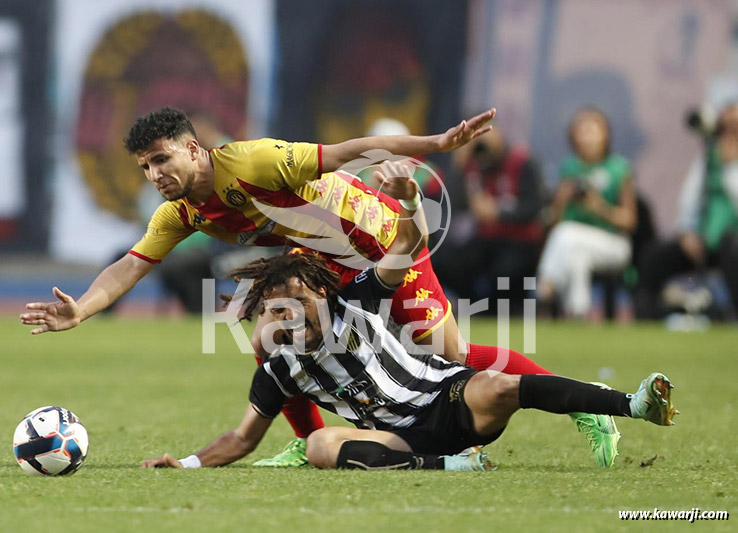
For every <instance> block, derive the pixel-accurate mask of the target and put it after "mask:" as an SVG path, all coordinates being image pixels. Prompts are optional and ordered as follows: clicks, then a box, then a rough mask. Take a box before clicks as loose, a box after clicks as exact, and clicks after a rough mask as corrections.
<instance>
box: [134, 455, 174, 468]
mask: <svg viewBox="0 0 738 533" xmlns="http://www.w3.org/2000/svg"><path fill="white" fill-rule="evenodd" d="M141 467H142V468H182V463H180V462H179V461H177V460H176V459H175V458H174V457H172V456H171V455H169V454H168V453H165V454H164V455H162V456H161V457H156V458H155V459H145V460H143V461H141Z"/></svg>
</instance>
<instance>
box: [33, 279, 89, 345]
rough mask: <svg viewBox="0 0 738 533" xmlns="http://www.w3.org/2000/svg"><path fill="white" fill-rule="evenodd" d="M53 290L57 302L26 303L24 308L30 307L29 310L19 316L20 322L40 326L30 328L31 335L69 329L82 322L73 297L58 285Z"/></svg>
mask: <svg viewBox="0 0 738 533" xmlns="http://www.w3.org/2000/svg"><path fill="white" fill-rule="evenodd" d="M53 292H54V296H56V297H57V298H59V301H58V302H51V303H43V302H33V303H29V304H26V309H30V310H31V312H29V313H23V314H22V315H21V316H20V319H21V322H23V323H24V324H26V325H28V326H41V327H39V328H36V329H32V330H31V334H32V335H38V334H39V333H46V332H47V331H63V330H65V329H71V328H73V327H75V326H76V325H77V324H79V323H80V322H82V310H81V309H80V307H79V305H78V304H77V302H76V301H75V300H74V298H72V297H71V296H69V295H68V294H65V293H63V292H62V291H60V290H59V288H58V287H54V291H53Z"/></svg>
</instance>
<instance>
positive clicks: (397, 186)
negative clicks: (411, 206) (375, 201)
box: [373, 161, 420, 200]
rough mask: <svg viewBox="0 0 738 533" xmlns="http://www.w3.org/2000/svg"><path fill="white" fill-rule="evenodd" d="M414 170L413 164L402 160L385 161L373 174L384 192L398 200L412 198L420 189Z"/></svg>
mask: <svg viewBox="0 0 738 533" xmlns="http://www.w3.org/2000/svg"><path fill="white" fill-rule="evenodd" d="M413 170H414V168H413V167H412V165H409V164H407V163H404V162H402V161H384V162H383V163H382V164H381V165H379V170H375V171H374V173H373V176H374V179H375V180H377V183H378V184H379V188H380V190H381V191H382V192H383V193H385V194H388V195H390V196H391V197H392V198H395V199H397V200H412V199H413V198H415V195H416V194H418V192H419V191H420V187H419V186H418V183H417V182H416V181H415V180H414V179H413Z"/></svg>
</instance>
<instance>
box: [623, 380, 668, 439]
mask: <svg viewBox="0 0 738 533" xmlns="http://www.w3.org/2000/svg"><path fill="white" fill-rule="evenodd" d="M673 388H674V385H672V384H671V382H670V381H669V378H667V377H666V376H665V375H664V374H661V373H659V372H655V373H653V374H651V375H650V376H648V377H647V378H646V379H644V380H643V381H642V382H641V386H640V387H639V388H638V392H636V393H635V394H630V395H629V396H630V414H631V416H632V417H633V418H642V419H643V420H647V421H649V422H653V423H654V424H656V425H659V426H673V425H674V420H673V418H674V415H678V414H679V411H677V410H676V409H675V408H674V406H673V405H672V403H671V389H673Z"/></svg>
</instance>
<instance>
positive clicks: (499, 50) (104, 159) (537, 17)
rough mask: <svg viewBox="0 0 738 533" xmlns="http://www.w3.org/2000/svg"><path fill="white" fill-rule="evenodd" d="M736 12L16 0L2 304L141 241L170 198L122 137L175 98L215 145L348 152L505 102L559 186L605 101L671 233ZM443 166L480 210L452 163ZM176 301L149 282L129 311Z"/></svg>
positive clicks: (74, 278)
mask: <svg viewBox="0 0 738 533" xmlns="http://www.w3.org/2000/svg"><path fill="white" fill-rule="evenodd" d="M737 15H738V3H736V2H735V1H733V0H709V1H705V2H693V1H689V0H674V1H671V2H648V1H638V0H627V1H622V2H617V3H612V2H608V1H606V0H586V1H585V0H551V1H533V0H531V1H525V2H519V1H503V0H500V1H493V0H468V1H458V2H443V1H425V0H399V1H393V2H389V1H379V0H378V1H364V2H341V1H339V0H314V1H311V2H300V1H298V0H254V1H249V0H197V1H189V0H109V1H106V2H95V1H92V0H35V1H33V2H17V1H13V0H0V145H2V146H3V148H4V149H3V172H2V174H1V175H0V190H2V195H0V257H1V258H2V259H1V260H0V309H1V310H2V312H5V313H16V312H17V311H18V308H19V304H22V303H23V302H25V301H29V300H34V299H39V298H43V299H47V298H48V297H49V295H50V288H51V286H52V285H53V284H59V285H60V286H61V287H62V288H63V289H64V290H66V291H67V292H70V293H71V294H73V295H75V296H79V295H80V294H81V293H82V292H83V290H84V289H85V287H86V286H87V285H88V283H89V282H90V281H91V279H93V277H94V276H95V274H96V273H97V272H99V271H100V269H101V268H102V267H103V266H104V265H105V264H107V263H109V262H111V261H112V260H113V259H115V258H116V256H117V254H120V253H123V252H125V250H126V249H127V248H128V247H130V246H131V245H132V244H133V243H135V242H136V241H137V239H138V238H139V236H140V235H141V232H142V228H143V227H144V224H145V221H146V219H147V217H148V215H149V214H150V213H151V212H152V211H153V209H154V207H155V205H156V202H157V201H159V200H158V199H157V198H156V197H155V196H156V195H155V193H154V197H152V191H151V190H150V188H148V187H146V184H145V181H144V179H143V177H142V175H141V173H140V171H139V170H138V169H137V167H136V165H135V163H134V161H133V160H132V159H131V158H130V157H128V156H127V154H126V153H125V151H124V150H123V148H122V138H123V136H124V135H125V133H126V131H127V128H128V127H129V125H130V123H131V121H132V120H133V118H134V117H135V116H136V115H138V114H141V113H144V112H147V111H149V110H151V109H153V108H156V107H158V106H161V105H165V104H169V105H174V106H178V107H180V108H182V109H185V110H186V111H188V112H189V113H190V114H192V115H193V117H194V119H195V120H196V126H197V127H198V130H199V131H200V132H201V136H203V137H205V138H206V139H207V141H208V142H210V143H212V144H216V143H218V144H220V143H222V142H223V141H224V140H228V139H241V138H256V137H260V136H273V137H277V138H285V139H289V140H306V141H317V142H325V143H331V142H337V141H340V140H344V139H347V138H351V137H355V136H362V135H364V134H365V133H366V132H367V130H368V129H369V127H370V126H371V124H372V123H373V122H374V121H376V120H377V119H379V118H382V117H391V118H395V119H398V120H400V121H402V122H403V123H404V124H405V125H406V126H407V128H408V129H409V130H410V131H411V132H412V133H416V134H423V133H433V132H438V131H442V130H445V128H447V127H448V126H450V125H451V124H453V123H455V122H456V121H457V120H459V119H460V118H462V117H464V116H466V115H469V114H470V113H474V112H477V111H479V110H481V109H485V108H486V107H488V106H489V105H495V106H496V107H497V108H498V111H499V114H498V118H497V119H496V123H497V124H498V126H499V127H500V128H501V129H502V131H504V133H505V135H506V136H507V138H508V140H509V141H510V142H512V143H525V144H526V145H528V146H529V147H530V151H531V153H532V154H533V155H534V156H535V157H536V158H537V159H538V160H539V161H540V163H541V166H542V168H543V174H544V177H545V182H546V184H547V186H548V189H549V190H550V191H552V190H553V189H554V188H555V186H556V181H557V170H556V169H557V165H558V162H559V161H560V160H561V159H562V157H564V156H565V155H566V154H567V152H568V151H569V147H568V141H567V133H566V126H567V124H568V122H569V120H570V119H571V117H572V115H573V114H574V112H575V110H576V109H578V108H579V107H581V106H583V105H587V104H593V105H596V106H598V107H600V108H601V109H603V110H604V111H605V112H606V114H607V115H608V116H609V118H610V120H611V125H612V130H613V131H612V133H613V149H614V150H615V151H617V152H618V153H621V154H623V155H624V156H626V157H627V158H628V159H630V160H631V161H632V163H633V165H634V176H635V180H636V184H637V188H638V191H639V193H640V194H641V195H642V197H643V198H644V199H645V200H646V201H647V202H648V203H649V204H650V206H651V210H652V215H653V220H654V222H655V226H656V228H657V230H658V232H659V234H661V235H664V236H668V235H669V234H670V232H672V231H673V229H674V220H675V216H676V209H677V208H676V205H677V196H678V194H679V189H680V186H681V183H682V181H683V178H684V176H685V174H686V172H687V169H688V167H689V164H690V162H691V161H692V159H693V158H694V157H695V156H696V155H697V154H698V153H699V152H700V150H701V141H700V139H699V138H698V136H696V135H693V134H691V133H690V132H689V131H688V130H687V129H686V128H685V126H684V115H685V112H686V110H688V109H690V108H693V107H695V106H697V105H700V104H702V103H703V102H709V103H711V104H712V105H714V106H717V107H719V106H721V105H722V104H724V103H725V102H727V101H730V100H733V99H735V98H737V97H738V38H737V37H736V35H738V32H737V31H736V25H737V21H738V16H737ZM433 162H435V163H436V164H437V165H438V166H439V168H440V169H442V170H443V171H444V173H445V174H446V180H447V184H448V186H449V190H450V191H451V194H452V196H453V198H455V199H456V200H457V202H456V204H455V205H456V206H457V209H456V211H455V214H458V213H462V212H463V211H464V209H465V205H464V193H463V188H462V187H461V186H460V183H461V181H462V180H461V179H460V178H459V176H458V175H457V174H458V172H457V170H456V169H455V168H454V166H453V165H452V162H451V158H450V157H438V158H434V159H433ZM459 220H461V219H459ZM221 251H222V250H221ZM170 301H171V298H168V296H167V294H166V293H165V292H164V290H163V289H162V288H161V284H160V283H159V281H158V280H156V279H147V280H144V282H142V283H141V284H140V285H139V286H138V287H137V288H136V289H135V290H134V292H133V293H132V294H131V295H130V296H129V297H128V298H127V299H126V302H125V304H126V306H128V307H129V309H130V308H133V309H135V310H136V312H141V311H142V310H143V309H148V310H150V311H151V310H153V311H159V312H167V311H171V310H172V309H176V308H177V307H176V306H175V307H172V306H171V305H169V302H170ZM626 315H627V311H626Z"/></svg>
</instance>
